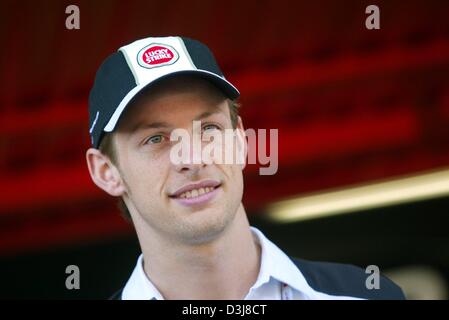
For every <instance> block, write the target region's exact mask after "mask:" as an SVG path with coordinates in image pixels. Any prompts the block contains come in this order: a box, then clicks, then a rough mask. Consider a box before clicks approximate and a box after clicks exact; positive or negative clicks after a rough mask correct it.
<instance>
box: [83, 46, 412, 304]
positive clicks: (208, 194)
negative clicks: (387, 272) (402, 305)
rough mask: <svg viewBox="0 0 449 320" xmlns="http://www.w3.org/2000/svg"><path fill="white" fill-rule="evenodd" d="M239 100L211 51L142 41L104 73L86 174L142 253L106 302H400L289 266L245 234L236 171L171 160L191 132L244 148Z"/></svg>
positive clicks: (339, 273)
mask: <svg viewBox="0 0 449 320" xmlns="http://www.w3.org/2000/svg"><path fill="white" fill-rule="evenodd" d="M238 97H239V92H238V90H237V89H236V88H235V87H234V86H233V85H232V84H231V83H230V82H229V81H227V80H226V79H225V77H224V76H223V74H222V72H221V70H220V68H219V67H218V65H217V63H216V61H215V59H214V57H213V55H212V53H211V52H210V50H209V49H208V48H207V47H206V46H205V45H204V44H202V43H200V42H198V41H196V40H192V39H188V38H182V37H159V38H153V37H151V38H146V39H142V40H138V41H135V42H133V43H131V44H129V45H126V46H124V47H122V48H120V49H119V50H118V51H117V52H115V53H113V54H112V55H110V56H109V57H108V58H107V59H106V60H105V61H104V62H103V64H102V65H101V66H100V68H99V70H98V72H97V74H96V79H95V83H94V86H93V88H92V91H91V94H90V98H89V112H90V135H91V139H92V148H90V149H89V150H87V153H86V158H87V164H88V168H89V172H90V175H91V177H92V180H93V181H94V183H95V184H96V185H97V186H98V187H100V188H101V189H103V190H104V191H106V192H107V193H108V194H110V195H112V196H114V197H121V199H122V202H123V205H124V208H125V210H126V212H128V213H129V215H130V217H131V219H132V222H133V224H134V226H135V230H136V233H137V236H138V239H139V242H140V246H141V249H142V255H141V256H140V257H139V258H138V260H137V265H136V267H135V269H134V271H133V273H132V275H131V277H130V279H129V280H128V282H127V283H126V285H125V287H124V288H123V289H122V290H120V291H119V292H118V293H117V294H116V295H115V296H114V297H113V298H114V299H376V298H377V299H379V298H380V299H402V298H403V294H402V292H401V290H400V288H399V287H397V286H396V285H395V284H393V283H392V282H391V281H390V280H388V279H386V278H384V277H381V280H380V289H377V290H376V289H374V290H369V289H367V288H366V285H365V282H366V278H367V276H368V275H367V274H365V272H364V270H362V269H359V268H357V267H353V266H349V265H340V264H330V263H318V262H310V261H305V260H299V259H291V258H289V257H288V256H287V255H286V254H285V253H283V252H282V251H281V250H280V249H279V248H278V247H276V245H274V244H273V243H272V242H271V241H269V240H268V239H267V238H266V237H265V236H264V235H263V234H262V232H260V231H259V230H257V229H255V228H252V227H250V225H249V223H248V220H247V216H246V212H245V208H244V207H243V205H242V202H241V200H242V194H243V176H242V169H243V165H242V164H240V163H238V162H235V163H231V164H228V163H226V164H224V163H222V162H219V161H216V162H212V163H210V162H207V163H206V161H199V162H198V161H193V158H194V157H195V152H196V153H198V151H195V150H193V149H194V148H191V147H190V146H189V147H188V150H187V151H192V152H189V156H188V161H174V157H173V152H172V151H173V147H174V146H175V145H176V143H175V141H173V139H172V133H173V132H174V131H175V130H178V129H183V130H185V131H186V132H189V133H190V136H191V137H192V138H193V137H194V136H195V134H198V132H196V133H195V130H194V127H195V121H201V126H200V132H199V135H206V134H210V133H214V134H218V135H220V134H224V132H225V131H226V130H227V129H235V132H236V133H237V136H236V139H235V142H236V144H235V145H233V146H232V147H231V149H235V150H242V149H244V148H245V145H244V144H242V140H243V139H238V136H240V137H241V136H243V135H244V132H243V130H244V129H243V123H242V120H241V118H240V117H239V116H238V115H237V106H238V105H237V102H236V99H237V98H238ZM261 112H263V111H262V110H261ZM201 141H203V140H201ZM202 143H203V142H202ZM220 146H221V145H220ZM220 150H221V151H226V150H229V148H228V146H226V145H225V146H223V149H220ZM184 151H185V150H184ZM196 155H198V154H196ZM201 157H202V155H201ZM201 160H203V159H201Z"/></svg>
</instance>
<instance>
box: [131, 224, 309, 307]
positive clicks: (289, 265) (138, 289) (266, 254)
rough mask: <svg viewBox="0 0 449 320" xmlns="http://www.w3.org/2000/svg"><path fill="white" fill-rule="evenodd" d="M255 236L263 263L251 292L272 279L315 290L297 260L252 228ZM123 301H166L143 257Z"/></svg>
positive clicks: (304, 292) (294, 286)
mask: <svg viewBox="0 0 449 320" xmlns="http://www.w3.org/2000/svg"><path fill="white" fill-rule="evenodd" d="M251 233H252V235H253V238H254V239H255V241H256V242H257V243H258V244H259V245H260V247H261V259H260V260H261V264H260V270H259V275H258V277H257V280H256V282H255V283H254V285H253V286H252V287H251V289H250V291H251V290H256V289H257V288H259V287H261V286H263V285H264V284H266V283H268V282H269V281H270V278H274V279H275V280H277V281H279V282H281V283H283V284H286V285H288V286H290V287H291V288H293V289H294V290H297V291H299V292H301V293H302V294H306V295H307V293H309V292H310V290H311V288H310V287H309V286H308V284H307V282H306V280H305V278H304V276H303V275H302V273H301V271H300V270H299V269H298V268H297V267H296V265H295V264H294V263H293V261H292V260H291V259H290V258H289V257H288V256H287V255H286V254H285V253H284V252H283V251H282V250H281V249H279V248H278V247H277V246H276V245H275V244H274V243H273V242H271V241H270V240H268V239H267V238H266V237H265V235H264V234H263V233H262V232H261V231H260V230H258V229H257V228H254V227H251ZM122 299H123V300H151V299H157V300H163V299H164V298H163V297H162V295H161V293H160V292H159V291H158V290H157V288H156V287H155V286H154V285H153V283H152V282H151V281H150V279H148V277H147V276H146V274H145V272H144V269H143V255H142V254H141V255H140V256H139V258H138V259H137V264H136V267H135V268H134V271H133V273H132V274H131V277H130V278H129V280H128V282H127V283H126V285H125V288H124V289H123V293H122Z"/></svg>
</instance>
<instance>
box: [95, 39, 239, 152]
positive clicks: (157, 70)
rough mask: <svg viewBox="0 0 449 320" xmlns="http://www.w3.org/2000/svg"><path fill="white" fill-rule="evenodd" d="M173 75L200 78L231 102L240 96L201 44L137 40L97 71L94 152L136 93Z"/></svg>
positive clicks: (190, 40)
mask: <svg viewBox="0 0 449 320" xmlns="http://www.w3.org/2000/svg"><path fill="white" fill-rule="evenodd" d="M177 75H194V76H198V77H201V78H204V79H206V80H208V81H210V82H211V83H212V84H214V85H215V86H216V87H217V88H218V89H220V90H221V91H222V92H223V93H224V94H225V95H226V96H227V97H228V98H230V99H232V100H234V99H237V98H238V97H239V95H240V93H239V91H238V90H237V88H236V87H234V86H233V85H232V84H231V83H230V82H229V81H228V80H226V79H225V77H224V75H223V72H221V70H220V68H219V66H218V64H217V61H216V60H215V58H214V56H213V54H212V52H211V51H210V50H209V48H208V47H207V46H206V45H204V44H203V43H201V42H199V41H197V40H193V39H189V38H185V37H149V38H145V39H141V40H137V41H135V42H133V43H130V44H128V45H126V46H123V47H121V48H120V49H119V50H118V51H117V52H114V53H113V54H111V55H110V56H108V57H107V58H106V60H105V61H103V63H102V64H101V66H100V67H99V69H98V70H97V73H96V76H95V82H94V85H93V87H92V90H91V91H90V95H89V133H90V137H91V142H92V146H93V147H94V148H98V147H99V145H100V142H101V139H102V137H103V135H104V132H112V131H114V129H115V127H116V124H117V122H118V120H119V119H120V116H121V115H122V114H123V111H124V110H125V109H126V107H127V105H129V103H130V102H131V101H132V99H133V98H134V97H135V96H136V95H137V94H138V93H139V92H140V91H142V90H144V89H147V88H149V87H151V85H153V84H154V83H156V82H158V81H160V80H162V79H166V78H168V77H174V76H177Z"/></svg>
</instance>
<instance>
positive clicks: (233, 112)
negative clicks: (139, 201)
mask: <svg viewBox="0 0 449 320" xmlns="http://www.w3.org/2000/svg"><path fill="white" fill-rule="evenodd" d="M227 101H228V106H229V114H230V118H231V124H232V128H233V129H235V128H237V123H238V116H239V113H238V111H239V108H240V103H239V102H238V101H237V100H230V99H227ZM98 149H99V150H100V152H101V153H102V154H104V155H105V156H107V157H108V158H109V160H110V161H111V162H112V163H113V164H114V165H116V166H118V155H117V149H116V148H115V144H114V132H110V133H109V132H105V133H104V135H103V138H102V140H101V142H100V145H99V147H98ZM117 207H118V208H119V210H120V213H121V215H122V216H123V217H124V218H125V219H126V220H127V221H131V214H130V213H129V210H128V207H127V206H126V204H125V201H124V200H123V198H122V197H120V198H119V200H118V202H117Z"/></svg>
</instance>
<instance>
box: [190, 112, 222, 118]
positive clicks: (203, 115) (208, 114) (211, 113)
mask: <svg viewBox="0 0 449 320" xmlns="http://www.w3.org/2000/svg"><path fill="white" fill-rule="evenodd" d="M217 113H223V112H222V111H221V110H215V111H206V112H203V113H202V114H200V115H199V116H197V117H196V118H195V119H194V120H201V119H204V118H207V117H209V116H211V115H213V114H217Z"/></svg>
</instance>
